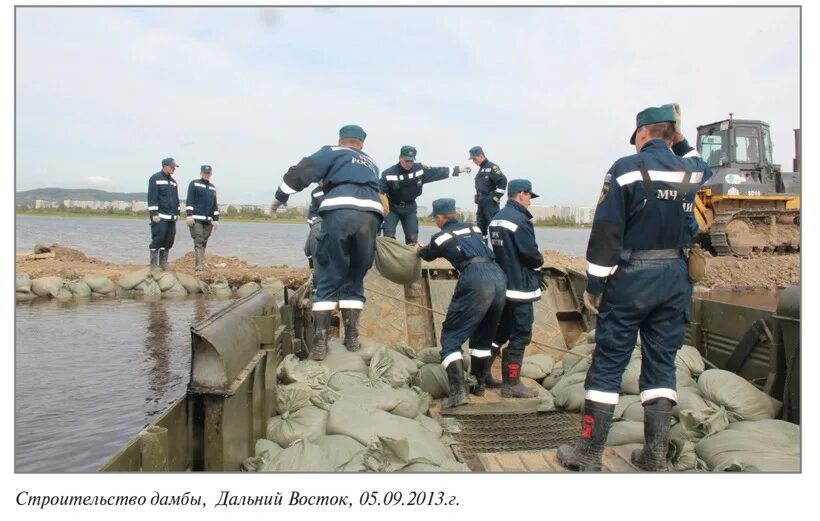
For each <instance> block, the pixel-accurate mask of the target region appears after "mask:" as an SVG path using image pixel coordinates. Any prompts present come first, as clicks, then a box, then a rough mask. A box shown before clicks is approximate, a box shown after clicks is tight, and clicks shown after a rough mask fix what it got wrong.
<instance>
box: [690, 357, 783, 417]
mask: <svg viewBox="0 0 820 521" xmlns="http://www.w3.org/2000/svg"><path fill="white" fill-rule="evenodd" d="M698 387H699V388H700V391H701V393H703V397H704V398H705V399H706V400H709V401H712V402H714V403H716V404H717V405H722V406H724V407H726V410H728V411H729V412H730V413H731V414H732V416H731V419H732V421H739V420H770V419H772V418H774V417H775V416H777V412H778V411H779V410H780V405H781V403H780V402H779V401H777V400H775V399H774V398H772V397H771V396H769V395H767V394H766V393H764V392H763V391H761V390H759V389H758V388H757V387H755V386H754V385H752V384H751V383H750V382H748V381H747V380H745V379H744V378H742V377H740V376H738V375H736V374H734V373H732V372H729V371H725V370H723V369H709V370H707V371H704V372H703V374H701V375H700V378H698Z"/></svg>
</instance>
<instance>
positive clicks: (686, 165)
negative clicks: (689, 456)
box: [558, 105, 712, 471]
mask: <svg viewBox="0 0 820 521" xmlns="http://www.w3.org/2000/svg"><path fill="white" fill-rule="evenodd" d="M679 114H680V113H679V110H675V108H674V107H673V106H672V105H662V106H660V107H649V108H647V109H645V110H642V111H641V112H639V113H638V116H637V118H636V119H637V121H636V125H635V126H636V129H635V132H633V134H632V138H631V139H630V141H629V142H630V143H631V144H633V145H635V150H636V151H637V153H636V154H633V155H630V156H625V157H622V158H620V159H618V160H617V161H615V163H614V164H613V165H612V166H611V167H610V169H609V171H608V172H607V174H606V176H604V186H603V189H602V190H601V195H600V196H599V198H598V206H597V208H596V209H595V219H594V220H593V223H592V231H591V233H590V236H589V245H588V246H587V255H586V257H587V263H588V266H587V274H588V277H587V288H586V291H585V292H584V303H585V305H586V307H587V308H588V309H589V310H591V311H593V312H594V313H597V314H598V320H597V325H596V332H595V340H596V346H595V352H594V353H593V355H592V365H591V366H590V368H589V372H588V373H587V379H586V382H585V384H584V387H585V389H586V396H585V398H586V399H585V402H584V411H583V415H582V417H581V422H582V423H581V436H580V437H579V438H578V441H577V442H576V444H575V445H574V446H573V445H562V446H561V447H559V449H558V458H559V460H560V461H561V463H562V464H563V465H565V466H567V467H569V468H571V469H573V470H581V471H597V470H600V469H601V454H602V453H603V449H604V443H605V442H606V437H607V433H608V431H609V426H610V423H611V421H612V414H613V411H614V409H615V406H616V405H617V403H618V396H619V394H620V391H621V379H622V377H623V372H624V369H625V368H626V365H627V364H628V363H629V359H630V356H631V354H632V351H633V350H634V349H635V344H636V341H637V335H638V332H640V333H641V355H642V364H641V377H640V382H639V386H640V391H641V403H642V404H643V407H644V438H645V443H644V446H643V448H642V449H638V450H636V451H635V452H634V453H633V454H632V462H633V463H634V464H635V465H637V466H638V467H640V468H642V469H644V470H649V471H662V470H666V469H667V463H666V452H667V444H668V442H669V427H670V419H671V417H672V407H673V406H674V405H675V403H676V402H677V393H676V391H675V389H676V381H675V354H676V353H677V351H678V349H680V347H681V345H682V344H683V339H684V334H685V330H686V321H687V315H688V310H689V303H690V299H691V291H692V288H691V284H690V283H689V279H688V275H687V266H686V259H685V258H684V256H683V251H684V249H685V248H687V247H688V246H689V245H690V244H691V243H692V241H693V240H694V239H695V237H696V235H697V233H698V225H697V222H696V221H695V219H694V214H693V206H694V197H695V192H697V190H698V188H699V187H700V185H701V184H703V182H704V181H706V180H708V179H709V178H710V177H711V176H712V172H711V170H710V169H709V167H708V166H707V164H706V163H705V162H704V161H703V160H702V159H701V158H700V156H699V155H698V153H697V151H696V150H694V149H693V148H692V147H691V146H689V143H687V141H686V139H684V137H683V134H681V133H680V123H679Z"/></svg>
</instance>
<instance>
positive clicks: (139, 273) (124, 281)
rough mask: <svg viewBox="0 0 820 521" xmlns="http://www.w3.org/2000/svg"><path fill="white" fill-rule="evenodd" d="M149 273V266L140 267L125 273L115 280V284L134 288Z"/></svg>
mask: <svg viewBox="0 0 820 521" xmlns="http://www.w3.org/2000/svg"><path fill="white" fill-rule="evenodd" d="M150 275H151V270H150V268H142V269H139V270H136V271H132V272H130V273H126V274H125V275H123V276H122V277H120V279H119V280H118V281H117V285H118V286H119V287H121V288H125V289H134V288H135V287H136V286H137V284H139V283H140V282H142V281H144V280H145V279H147V278H148V277H149V276H150Z"/></svg>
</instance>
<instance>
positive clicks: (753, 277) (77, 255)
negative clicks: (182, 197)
mask: <svg viewBox="0 0 820 521" xmlns="http://www.w3.org/2000/svg"><path fill="white" fill-rule="evenodd" d="M50 248H51V250H52V251H53V252H54V254H55V255H54V257H49V258H43V259H36V260H35V259H28V258H26V255H22V254H18V255H17V271H18V272H19V271H22V272H25V273H28V275H29V276H30V277H31V278H37V277H44V276H50V275H56V276H59V277H63V278H72V277H78V278H79V277H82V276H85V275H89V274H94V275H104V276H106V277H109V278H110V279H112V280H115V281H116V280H117V279H118V278H119V277H120V276H122V275H124V274H125V273H128V272H130V271H134V270H137V269H140V268H143V267H145V265H144V264H114V263H109V262H104V261H101V260H99V259H95V258H93V257H88V256H86V255H85V254H84V253H83V252H81V251H78V250H75V249H72V248H67V247H64V246H60V245H59V244H54V245H52V246H51V247H50ZM544 259H545V262H546V264H548V265H552V266H565V267H570V268H573V269H576V270H578V271H582V272H583V271H585V270H586V261H585V260H584V259H583V258H581V257H570V256H567V255H564V254H562V253H560V252H557V251H552V250H548V251H545V252H544ZM439 261H440V262H443V261H442V260H441V259H439ZM205 263H206V265H207V266H208V268H209V269H208V271H194V253H193V252H188V253H187V254H185V256H184V257H182V258H180V259H178V260H176V261H173V262H171V263H170V265H171V269H173V270H177V271H181V272H184V273H189V274H191V275H194V276H196V277H198V278H200V279H202V280H204V281H205V282H209V283H210V282H213V281H214V279H215V278H216V277H220V276H221V277H225V278H226V279H227V280H228V282H229V283H230V285H231V286H240V285H242V284H244V283H245V282H249V281H256V282H260V281H262V280H264V279H265V278H267V277H278V278H279V279H281V280H282V281H283V282H284V283H285V285H286V286H288V287H289V288H297V287H299V286H301V285H302V283H304V281H305V280H306V279H307V277H308V276H309V275H310V270H309V269H307V268H295V267H289V266H282V265H280V266H257V265H253V264H248V263H247V262H245V261H243V260H241V259H238V258H236V257H220V256H217V255H211V254H206V256H205ZM445 264H446V262H445ZM799 283H800V255H798V254H791V255H774V254H759V255H754V256H752V257H750V258H738V257H712V258H709V259H708V261H707V265H706V280H705V281H704V282H703V285H705V286H707V287H710V288H714V289H738V290H757V289H775V288H784V287H786V286H788V285H791V284H799Z"/></svg>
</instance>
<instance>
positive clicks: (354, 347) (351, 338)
mask: <svg viewBox="0 0 820 521" xmlns="http://www.w3.org/2000/svg"><path fill="white" fill-rule="evenodd" d="M361 311H362V310H361V309H343V310H342V323H344V326H345V347H346V348H347V350H348V351H358V350H359V348H360V347H361V346H362V345H361V344H360V343H359V313H361Z"/></svg>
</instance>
